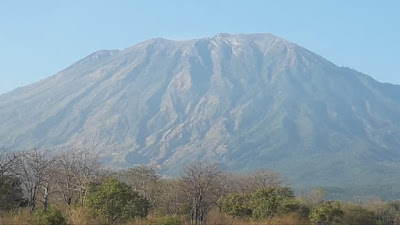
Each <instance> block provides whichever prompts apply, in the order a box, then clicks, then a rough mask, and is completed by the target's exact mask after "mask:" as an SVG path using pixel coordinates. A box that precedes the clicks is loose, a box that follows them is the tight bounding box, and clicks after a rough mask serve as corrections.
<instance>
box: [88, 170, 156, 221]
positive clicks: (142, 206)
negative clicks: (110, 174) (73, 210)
mask: <svg viewBox="0 0 400 225" xmlns="http://www.w3.org/2000/svg"><path fill="white" fill-rule="evenodd" d="M86 205H87V206H88V207H91V208H95V209H97V210H98V211H99V212H100V213H101V214H103V215H104V216H105V217H107V219H108V221H109V222H111V223H112V224H114V223H121V222H125V221H127V220H129V219H131V218H134V217H145V216H147V213H148V208H149V203H148V202H147V200H146V199H145V198H143V197H142V196H140V195H139V194H138V192H136V191H134V190H132V188H131V187H129V186H128V185H127V184H125V183H122V182H120V181H118V180H116V179H113V178H107V179H105V180H104V181H103V182H102V183H101V184H99V185H94V186H93V187H91V188H90V189H89V192H88V194H87V196H86Z"/></svg>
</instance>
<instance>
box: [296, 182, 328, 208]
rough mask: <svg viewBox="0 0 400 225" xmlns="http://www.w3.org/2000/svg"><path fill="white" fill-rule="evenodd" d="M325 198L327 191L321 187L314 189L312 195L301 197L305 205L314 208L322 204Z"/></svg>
mask: <svg viewBox="0 0 400 225" xmlns="http://www.w3.org/2000/svg"><path fill="white" fill-rule="evenodd" d="M325 196H326V190H325V189H323V188H321V187H317V188H314V189H313V190H312V191H311V192H310V193H307V194H305V195H303V196H301V197H300V199H301V202H302V203H303V204H304V205H306V206H307V207H310V208H313V207H315V206H317V205H319V204H321V203H322V202H323V201H324V198H325Z"/></svg>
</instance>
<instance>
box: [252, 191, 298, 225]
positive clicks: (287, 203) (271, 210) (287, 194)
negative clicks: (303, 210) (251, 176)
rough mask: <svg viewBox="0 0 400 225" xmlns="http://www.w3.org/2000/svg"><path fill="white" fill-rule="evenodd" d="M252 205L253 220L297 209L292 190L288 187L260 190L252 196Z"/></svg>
mask: <svg viewBox="0 0 400 225" xmlns="http://www.w3.org/2000/svg"><path fill="white" fill-rule="evenodd" d="M252 205H253V206H252V207H253V217H254V218H255V219H261V218H271V217H273V216H275V215H277V214H282V213H288V212H293V211H296V210H297V209H298V208H299V202H298V201H297V200H296V199H295V198H294V193H293V190H292V189H290V188H288V187H269V188H261V189H259V190H257V191H256V192H255V193H253V194H252Z"/></svg>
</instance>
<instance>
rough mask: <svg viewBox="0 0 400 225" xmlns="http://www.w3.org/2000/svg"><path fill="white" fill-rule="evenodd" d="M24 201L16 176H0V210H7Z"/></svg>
mask: <svg viewBox="0 0 400 225" xmlns="http://www.w3.org/2000/svg"><path fill="white" fill-rule="evenodd" d="M24 202H25V200H24V198H23V192H22V189H21V183H20V181H19V180H18V178H17V177H13V176H7V175H3V176H0V210H4V211H8V210H11V209H15V208H17V207H18V206H21V205H23V203H24Z"/></svg>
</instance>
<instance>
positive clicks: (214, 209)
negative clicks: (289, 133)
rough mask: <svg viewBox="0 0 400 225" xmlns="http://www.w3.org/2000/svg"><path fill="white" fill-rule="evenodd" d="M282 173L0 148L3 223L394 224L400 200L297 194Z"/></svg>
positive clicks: (398, 216)
mask: <svg viewBox="0 0 400 225" xmlns="http://www.w3.org/2000/svg"><path fill="white" fill-rule="evenodd" d="M283 180H284V179H283V178H282V177H281V176H280V175H279V172H277V171H270V170H257V171H253V172H250V173H240V174H239V173H230V172H228V171H224V170H223V169H221V167H220V166H219V165H218V164H217V163H211V162H191V163H188V164H187V165H186V166H185V167H183V168H182V169H181V171H180V173H179V175H178V176H176V177H166V176H163V175H160V174H159V173H158V169H157V167H155V166H151V165H141V166H135V167H132V168H128V169H121V170H115V169H110V168H107V167H106V166H105V165H104V164H103V163H102V162H101V161H100V158H99V156H98V155H97V154H95V153H94V151H93V150H88V149H73V150H65V151H56V153H54V152H53V151H50V150H38V149H34V150H31V151H26V152H11V151H8V150H7V149H6V148H4V147H2V148H0V224H33V225H52V224H60V225H66V224H70V225H73V224H75V225H78V224H82V225H86V224H104V225H106V224H126V225H130V224H143V225H183V224H210V225H211V224H215V225H217V224H231V225H239V224H249V225H261V224H266V225H291V224H293V225H295V224H297V225H302V224H304V225H306V224H307V225H308V224H310V225H311V224H316V225H331V224H332V225H333V224H344V225H345V224H346V225H352V224H354V225H358V224H360V225H361V224H362V225H396V224H400V201H382V200H380V199H378V198H372V197H371V198H370V199H368V200H363V201H361V200H359V201H344V200H340V201H339V200H335V199H327V197H326V196H327V191H326V190H325V189H323V188H321V187H315V188H314V189H312V190H311V191H309V192H307V193H301V194H295V193H294V191H293V189H292V188H291V187H290V186H288V185H287V184H285V182H284V181H283Z"/></svg>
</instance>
